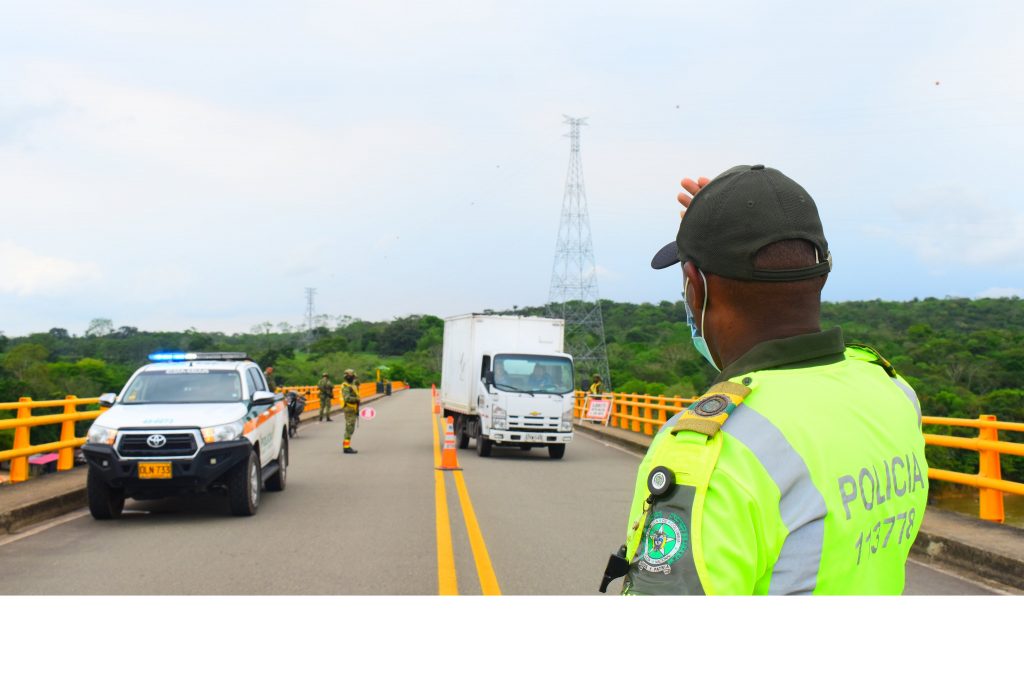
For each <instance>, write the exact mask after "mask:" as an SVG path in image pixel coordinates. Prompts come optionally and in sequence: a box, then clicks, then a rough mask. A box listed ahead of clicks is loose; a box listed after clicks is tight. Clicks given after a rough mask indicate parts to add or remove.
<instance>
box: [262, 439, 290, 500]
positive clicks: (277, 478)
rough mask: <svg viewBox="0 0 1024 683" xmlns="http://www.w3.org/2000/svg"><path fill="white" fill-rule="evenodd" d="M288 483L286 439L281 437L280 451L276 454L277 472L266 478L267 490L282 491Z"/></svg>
mask: <svg viewBox="0 0 1024 683" xmlns="http://www.w3.org/2000/svg"><path fill="white" fill-rule="evenodd" d="M287 483H288V439H287V438H285V437H281V451H280V452H279V453H278V454H277V472H274V473H273V474H272V475H270V479H267V490H268V491H284V487H285V485H286V484H287Z"/></svg>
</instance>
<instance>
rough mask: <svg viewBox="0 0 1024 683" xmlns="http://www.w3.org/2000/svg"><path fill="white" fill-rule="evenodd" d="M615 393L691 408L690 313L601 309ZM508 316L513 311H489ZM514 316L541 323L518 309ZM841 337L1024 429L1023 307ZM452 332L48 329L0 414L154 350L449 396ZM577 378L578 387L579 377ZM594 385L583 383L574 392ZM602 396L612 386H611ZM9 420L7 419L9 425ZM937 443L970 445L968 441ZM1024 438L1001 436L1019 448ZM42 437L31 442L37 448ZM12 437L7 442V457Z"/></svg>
mask: <svg viewBox="0 0 1024 683" xmlns="http://www.w3.org/2000/svg"><path fill="white" fill-rule="evenodd" d="M601 309H602V315H603V320H604V327H605V337H606V341H607V348H608V358H609V367H610V371H611V378H612V387H611V388H612V389H614V390H615V391H625V392H630V393H647V394H653V395H659V394H663V395H666V396H672V395H679V396H687V397H688V396H694V395H697V394H699V393H701V392H702V391H703V390H704V389H705V388H706V387H707V386H708V385H709V383H710V382H711V380H712V379H713V377H714V376H715V372H714V370H713V369H712V368H711V367H710V366H708V365H707V363H705V362H704V360H703V359H702V358H701V357H700V356H699V355H698V354H697V353H696V351H694V349H693V346H692V344H691V343H690V333H689V329H688V327H687V326H686V315H685V312H684V310H683V304H682V302H681V301H675V302H668V301H663V302H661V303H659V304H630V303H617V302H613V301H607V300H605V301H602V305H601ZM484 312H487V313H498V314H512V313H513V312H512V311H484ZM515 313H517V314H519V315H543V314H544V309H543V308H541V307H537V308H522V309H517V310H516V311H515ZM837 325H838V326H840V327H842V329H843V332H844V335H845V337H846V341H847V342H857V343H862V344H867V345H870V346H872V347H874V348H876V349H877V350H878V351H880V352H881V353H882V354H883V355H884V356H885V357H886V358H888V359H889V360H890V361H891V362H892V364H893V365H894V366H895V367H896V369H897V371H899V372H900V374H902V375H903V376H904V377H905V378H907V380H909V381H910V383H911V384H912V385H913V386H914V388H915V389H916V390H917V393H918V395H919V396H920V398H921V404H922V408H923V411H924V413H925V414H926V415H933V416H956V417H977V416H978V415H980V414H982V413H986V414H993V415H996V416H997V417H998V418H999V419H1000V420H1006V421H1011V422H1024V305H1022V301H1021V300H1020V299H1018V298H1003V299H955V298H946V299H934V298H928V299H922V300H917V299H915V300H913V301H906V302H893V301H878V300H875V301H852V302H842V303H824V304H823V305H822V327H823V328H825V329H827V328H830V327H834V326H837ZM443 326H444V322H443V320H441V319H440V318H438V317H435V316H431V315H417V316H408V317H403V318H396V319H394V320H391V321H385V322H367V321H363V320H356V319H351V318H342V319H340V320H338V321H337V324H334V325H326V324H324V325H320V326H318V327H314V328H313V329H311V330H306V329H295V328H293V327H291V326H290V325H288V324H286V323H280V324H277V325H275V324H272V323H270V322H266V323H262V324H260V325H256V326H254V327H253V328H252V330H251V331H250V332H248V333H242V334H224V333H219V332H200V331H197V330H195V329H189V330H186V331H184V332H147V331H142V330H138V329H136V328H134V327H115V326H114V325H113V323H112V322H111V321H109V320H102V319H101V320H94V321H93V322H92V324H91V325H90V326H89V328H88V329H87V331H86V332H85V333H84V334H82V335H74V334H71V333H69V332H68V331H67V330H65V329H62V328H53V329H50V330H48V331H46V332H39V333H35V334H30V335H27V336H23V337H12V338H8V337H5V336H3V335H2V334H0V402H3V401H16V400H17V399H18V397H19V396H31V397H32V398H35V399H47V398H63V397H64V396H66V395H71V394H73V395H76V396H83V397H85V396H97V395H99V394H100V393H103V392H106V391H118V390H119V389H120V388H121V387H122V385H123V384H124V382H125V381H126V380H127V379H128V377H129V376H130V375H131V373H132V372H133V371H134V370H135V369H136V368H138V367H139V366H140V365H141V364H143V363H145V362H146V356H147V355H148V354H149V353H152V352H153V351H158V350H183V351H200V350H202V351H227V350H232V351H245V352H247V353H249V354H250V356H252V357H253V359H255V360H256V361H257V362H258V363H259V364H260V365H261V366H262V367H266V366H268V365H272V366H273V367H274V369H275V374H276V377H277V381H278V384H279V385H308V384H314V383H315V382H316V381H317V379H318V378H319V376H320V373H321V372H323V371H326V372H328V373H330V374H331V376H332V377H333V378H338V377H340V376H341V371H342V370H343V369H345V368H346V367H352V368H355V369H356V371H357V372H358V373H359V375H360V377H361V378H362V379H364V380H368V379H373V378H374V377H375V376H376V371H377V369H378V368H381V369H382V372H383V374H384V375H385V376H386V377H388V378H389V379H396V380H404V381H407V382H409V383H410V384H411V385H412V386H414V387H429V386H430V384H431V383H439V382H440V373H441V338H442V330H443ZM581 374H582V373H581ZM584 381H585V378H584V377H580V378H579V381H578V384H582V383H583V382H584ZM606 388H607V386H606ZM10 416H13V415H11V414H10V413H9V412H8V413H0V417H10ZM929 431H933V432H943V433H952V434H957V435H963V436H975V435H976V432H975V431H973V430H964V429H959V430H958V429H955V428H945V429H944V428H938V427H934V428H929ZM1022 436H1024V434H1022V433H1014V432H1002V433H1001V438H1003V439H1004V440H1012V441H1022V440H1024V439H1022V438H1021V437H1022ZM40 438H42V435H40V436H39V437H37V436H36V435H35V432H33V440H34V441H36V442H39V439H40ZM10 441H11V433H10V432H9V431H8V432H4V433H0V449H3V448H9V447H10ZM928 455H929V461H930V463H931V464H932V465H933V466H935V467H942V468H945V469H955V470H959V471H977V456H976V455H975V456H973V457H972V455H971V454H968V453H966V452H963V451H961V452H957V453H955V454H954V453H952V452H949V451H948V450H947V449H942V448H929V453H928ZM1003 473H1004V476H1006V477H1007V478H1010V479H1014V480H1016V481H1024V458H1021V457H1015V456H1003Z"/></svg>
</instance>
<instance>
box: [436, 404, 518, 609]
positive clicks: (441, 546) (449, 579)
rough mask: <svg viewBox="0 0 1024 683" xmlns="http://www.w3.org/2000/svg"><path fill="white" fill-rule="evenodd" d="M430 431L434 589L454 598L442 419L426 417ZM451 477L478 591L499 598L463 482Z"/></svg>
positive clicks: (456, 472)
mask: <svg viewBox="0 0 1024 683" xmlns="http://www.w3.org/2000/svg"><path fill="white" fill-rule="evenodd" d="M430 424H431V431H432V432H433V433H434V503H435V504H434V509H435V517H436V522H437V589H438V595H458V594H459V584H458V579H457V577H456V574H455V551H454V550H453V548H452V531H451V519H450V517H449V514H448V493H447V489H446V488H445V478H444V475H445V471H444V470H441V469H438V468H440V467H441V436H440V434H441V429H442V419H441V417H440V416H439V415H437V416H435V415H433V414H431V416H430ZM452 475H453V476H454V477H455V488H456V490H457V491H458V493H459V504H460V506H461V507H462V516H463V519H465V521H466V531H467V533H468V534H469V547H470V548H471V549H472V550H473V561H474V562H475V563H476V573H477V576H478V577H479V579H480V588H481V590H482V591H483V594H484V595H501V588H500V587H499V586H498V577H497V576H495V574H494V567H492V566H491V556H490V555H488V553H487V544H485V543H484V536H483V534H482V533H481V532H480V524H479V523H478V522H477V519H476V513H475V512H474V511H473V502H472V501H471V500H470V498H469V490H468V489H467V488H466V480H465V478H464V477H463V476H462V471H461V470H452Z"/></svg>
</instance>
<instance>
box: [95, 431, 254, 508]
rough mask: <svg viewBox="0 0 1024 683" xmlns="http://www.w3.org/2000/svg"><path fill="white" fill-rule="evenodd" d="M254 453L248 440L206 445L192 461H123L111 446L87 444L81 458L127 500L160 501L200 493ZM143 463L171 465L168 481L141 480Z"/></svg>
mask: <svg viewBox="0 0 1024 683" xmlns="http://www.w3.org/2000/svg"><path fill="white" fill-rule="evenodd" d="M251 451H252V444H251V443H250V442H249V440H248V439H238V440H237V441H222V442H219V443H212V444H207V445H205V446H203V447H202V448H200V449H199V452H198V453H196V454H195V456H194V457H191V458H181V459H175V458H167V459H165V460H161V459H159V458H145V459H143V458H122V457H120V456H119V455H118V454H117V451H115V450H114V448H112V447H111V446H106V445H100V444H86V445H84V446H82V454H83V455H84V456H85V460H86V462H88V463H89V467H90V469H92V471H93V472H95V473H96V474H98V475H100V477H101V478H102V479H103V481H104V483H106V484H107V485H108V486H110V487H112V488H116V489H122V490H123V491H124V493H125V495H126V496H129V497H131V496H135V495H138V496H139V497H147V498H148V497H157V498H158V497H161V496H174V495H178V494H180V493H187V492H200V491H204V490H206V488H207V487H208V486H209V485H210V484H212V483H214V482H215V481H217V480H218V479H220V478H221V477H223V476H224V475H225V474H227V473H228V472H229V471H230V470H231V469H232V468H233V467H235V466H236V465H237V464H238V463H240V462H244V461H245V460H246V459H248V457H249V453H250V452H251ZM140 462H169V463H170V464H171V477H170V478H169V479H140V478H139V463H140Z"/></svg>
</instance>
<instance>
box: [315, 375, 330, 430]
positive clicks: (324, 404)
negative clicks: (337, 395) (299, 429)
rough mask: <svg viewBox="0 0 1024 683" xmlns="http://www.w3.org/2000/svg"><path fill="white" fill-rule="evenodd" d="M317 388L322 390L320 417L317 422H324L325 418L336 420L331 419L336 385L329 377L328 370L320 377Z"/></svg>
mask: <svg viewBox="0 0 1024 683" xmlns="http://www.w3.org/2000/svg"><path fill="white" fill-rule="evenodd" d="M316 388H317V389H319V390H320V419H319V420H317V422H323V421H324V418H326V419H327V421H328V422H333V421H334V420H332V419H331V400H332V399H333V398H334V385H333V384H332V383H331V380H330V379H329V378H328V377H327V372H326V371H324V374H323V375H322V376H321V377H320V381H319V382H318V383H317V385H316Z"/></svg>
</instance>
